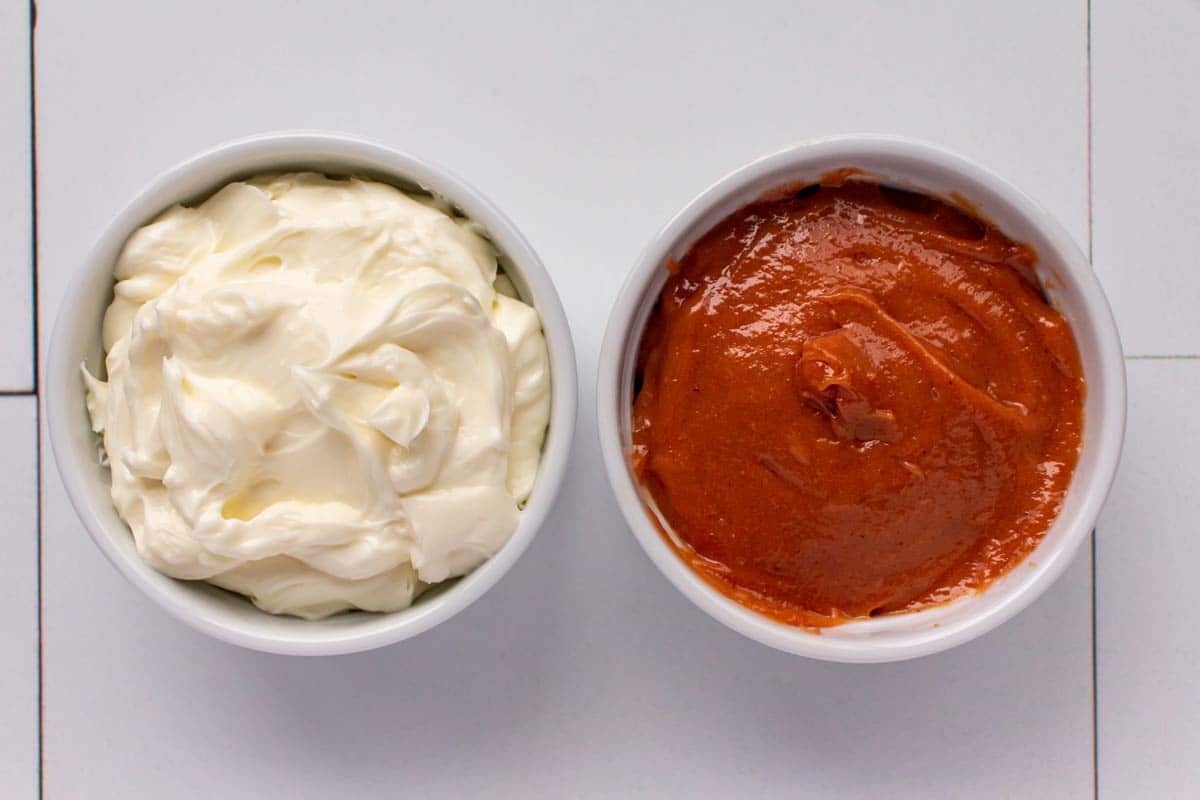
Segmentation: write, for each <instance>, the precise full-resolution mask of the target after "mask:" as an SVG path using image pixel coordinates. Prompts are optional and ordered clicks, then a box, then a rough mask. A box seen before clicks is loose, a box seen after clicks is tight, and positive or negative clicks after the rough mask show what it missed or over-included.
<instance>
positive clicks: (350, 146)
mask: <svg viewBox="0 0 1200 800" xmlns="http://www.w3.org/2000/svg"><path fill="white" fill-rule="evenodd" d="M293 169H303V170H315V171H318V172H324V173H327V174H332V175H349V174H354V175H365V176H369V177H374V178H376V179H379V180H383V181H385V182H388V183H392V184H395V185H399V186H402V187H407V188H416V187H420V188H424V189H426V190H428V191H431V192H433V193H434V194H437V195H440V196H441V197H443V198H446V199H447V200H449V201H450V202H451V203H453V204H454V205H455V206H456V207H457V208H458V209H459V210H461V211H462V213H463V214H465V215H466V216H467V217H469V218H471V219H473V220H475V221H476V222H478V223H480V224H482V225H483V227H484V228H485V229H486V230H487V233H488V236H489V237H490V238H491V240H492V241H493V242H494V243H495V245H496V247H497V249H498V250H499V251H500V253H501V254H502V260H501V263H502V265H503V268H504V270H505V272H506V273H507V274H508V275H509V277H510V278H512V280H513V283H514V284H515V285H516V286H517V289H518V291H519V292H520V293H521V295H522V297H523V298H524V299H525V300H526V301H527V302H530V303H532V305H533V306H534V307H535V308H536V309H537V311H538V313H539V314H540V315H541V319H542V327H543V329H544V331H545V336H546V343H547V346H548V349H549V354H550V368H551V381H552V392H553V395H552V400H551V407H550V424H549V429H548V432H547V436H546V442H545V446H544V449H543V453H542V462H541V466H540V467H539V469H538V476H537V481H536V483H535V485H534V488H533V493H532V494H531V495H530V498H529V501H528V503H527V505H526V507H525V510H524V511H523V512H522V515H521V521H520V524H519V525H518V526H517V530H516V532H515V533H514V534H513V536H512V538H511V539H510V540H509V541H508V543H507V544H505V545H504V547H503V548H501V550H500V552H498V553H496V555H494V556H493V557H492V558H491V559H489V560H488V561H487V562H485V563H484V564H483V565H481V566H480V567H479V568H478V569H476V570H475V571H474V572H472V573H471V574H469V575H467V576H466V577H464V578H462V579H460V580H457V581H455V582H452V583H450V584H449V585H446V586H444V587H438V588H435V589H433V590H431V591H430V592H428V593H427V594H425V595H422V596H421V597H420V598H418V599H417V602H415V603H414V604H413V605H412V607H410V608H408V609H405V610H403V611H397V612H394V613H390V614H367V613H361V612H360V613H351V614H342V615H338V616H335V617H331V618H329V619H325V620H320V621H315V622H314V621H307V620H302V619H298V618H295V617H285V616H273V615H271V614H267V613H264V612H262V611H259V610H258V609H257V608H255V607H254V606H253V605H251V604H250V603H249V602H248V601H247V600H245V599H244V598H242V597H240V596H237V595H233V594H230V593H228V592H224V591H221V590H220V589H216V588H214V587H212V586H210V585H208V584H206V583H203V582H196V581H180V580H174V579H172V578H168V577H166V576H164V575H162V574H160V573H158V572H156V571H155V570H154V569H152V568H151V567H149V566H148V565H146V564H145V563H144V562H143V561H142V560H141V558H139V557H138V555H137V552H136V551H135V550H134V545H133V538H132V536H131V535H130V533H129V529H128V528H127V527H126V525H125V523H124V522H122V521H121V519H120V517H119V516H117V513H116V511H115V510H114V508H113V504H112V500H111V498H110V495H109V477H108V471H107V470H106V469H104V468H102V467H101V466H100V465H99V463H98V462H97V446H98V443H99V439H98V437H97V436H96V435H95V434H93V433H92V431H91V428H90V425H89V423H88V415H87V411H86V408H85V404H84V400H85V398H84V388H83V383H82V382H81V379H80V374H79V365H80V363H81V362H86V363H87V364H88V366H89V368H90V369H92V370H93V372H95V371H96V369H97V367H98V365H100V364H101V363H102V351H101V343H100V321H101V317H102V315H103V313H104V310H105V308H107V306H108V304H109V302H110V301H111V299H112V286H113V276H112V271H113V265H114V263H115V262H116V259H117V256H118V254H119V252H120V250H121V248H122V246H123V245H124V243H125V240H126V239H127V238H128V237H129V235H130V234H131V233H133V232H134V231H135V230H136V229H137V228H139V227H141V226H142V225H144V224H146V223H147V222H149V221H150V220H152V219H153V218H154V217H156V216H157V215H158V214H159V213H161V212H162V211H164V210H165V209H167V208H168V207H170V206H171V205H173V204H175V203H180V202H188V201H193V200H196V199H199V198H202V197H204V196H205V195H207V194H209V193H211V192H213V191H214V190H215V189H217V188H219V187H220V186H222V185H223V184H225V183H227V182H229V181H231V180H234V179H237V178H244V177H248V176H250V175H253V174H256V173H261V172H268V171H280V170H293ZM46 383H47V393H46V410H47V421H48V424H49V428H50V442H51V445H52V446H53V448H54V456H55V459H56V461H57V462H58V469H59V472H60V473H61V475H62V480H63V483H64V485H65V486H66V489H67V494H68V495H69V496H70V498H71V503H72V504H73V505H74V506H75V510H76V511H77V512H78V514H79V518H80V519H81V520H82V521H83V524H84V526H85V527H86V528H87V530H88V533H90V534H91V536H92V539H93V540H94V541H95V542H96V544H97V545H98V546H99V548H100V549H101V550H102V551H103V552H104V555H106V556H107V557H108V559H109V560H110V561H111V562H112V563H113V564H114V565H115V566H116V567H117V569H119V570H120V571H121V573H122V574H124V575H125V577H126V578H128V579H129V580H130V581H132V582H133V583H134V585H136V586H137V587H138V588H140V589H141V590H142V591H143V592H145V593H146V595H147V596H148V597H149V598H151V599H152V600H154V602H156V603H158V604H159V605H161V606H162V607H163V608H164V609H166V610H167V611H168V612H170V613H171V614H173V615H174V616H176V617H178V618H179V619H181V620H183V621H184V622H186V623H188V624H189V625H192V626H193V627H195V628H197V629H199V630H201V631H203V632H205V633H208V634H211V635H212V636H215V637H216V638H218V639H222V640H224V641H227V642H231V643H233V644H237V645H242V646H244V647H249V648H253V649H256V650H264V651H267V652H273V653H284V654H296V655H331V654H337V653H350V652H356V651H360V650H369V649H371V648H375V647H381V646H383V645H387V644H391V643H393V642H397V641H400V640H401V639H406V638H408V637H410V636H414V635H416V634H418V633H420V632H422V631H425V630H428V629H429V628H432V627H433V626H434V625H437V624H438V623H440V622H444V621H445V620H447V619H449V618H450V617H452V616H454V615H455V614H457V613H458V612H459V611H462V610H463V609H464V608H466V607H467V606H468V605H470V604H471V603H472V602H474V601H475V600H477V599H478V598H479V597H480V595H482V594H483V593H484V592H486V591H487V590H488V589H490V588H491V587H492V586H493V585H495V583H496V582H497V581H499V580H500V577H501V576H502V575H504V573H505V572H507V571H508V570H509V568H510V567H512V565H513V563H515V562H516V560H517V559H518V558H519V557H520V555H521V553H522V552H524V550H525V548H526V547H528V546H529V543H530V542H531V541H532V540H533V537H534V535H535V534H536V533H537V531H538V528H539V527H540V526H541V525H542V522H543V521H544V520H545V519H546V515H547V513H548V512H549V511H550V507H551V505H552V504H553V502H554V498H555V496H556V495H557V494H558V489H559V486H560V484H561V483H562V478H563V474H564V472H565V470H566V464H567V458H568V455H569V452H570V449H571V438H572V436H573V434H574V429H575V402H576V374H575V354H574V347H573V345H572V341H571V331H570V328H569V327H568V326H567V318H566V315H565V314H564V313H563V309H562V304H561V303H560V301H559V298H558V293H557V292H556V291H555V289H554V284H553V282H552V281H551V280H550V276H549V274H548V273H547V272H546V269H545V267H543V266H542V263H541V261H540V260H539V259H538V257H537V254H536V253H534V251H533V248H532V247H530V246H529V243H528V242H526V241H525V238H524V237H523V236H522V235H521V234H520V232H519V231H518V230H517V228H516V227H515V226H514V225H513V224H512V222H510V221H509V220H508V218H507V217H505V216H504V214H502V213H501V212H500V210H499V209H498V208H496V206H494V205H493V204H492V203H491V202H490V201H489V200H488V199H487V198H485V197H484V196H483V195H482V194H480V193H479V192H478V191H476V190H475V189H474V188H473V187H472V186H470V185H469V184H468V183H466V182H465V181H463V180H462V179H461V178H458V177H456V176H455V175H453V174H452V173H450V172H447V171H446V170H445V169H443V168H441V167H439V166H436V165H434V164H431V163H430V162H428V161H426V160H424V159H421V158H418V157H416V156H412V155H408V154H405V153H402V152H399V151H397V150H393V149H391V148H389V147H385V146H383V145H381V144H377V143H374V142H369V141H365V140H363V139H359V138H356V137H353V136H347V135H342V134H331V133H321V132H295V133H279V134H265V135H261V136H254V137H251V138H248V139H241V140H239V141H235V142H231V143H228V144H225V145H222V146H220V147H217V148H215V149H213V150H209V151H208V152H206V153H203V154H201V155H198V156H196V157H195V158H192V159H190V160H189V161H186V162H184V163H182V164H180V165H178V166H176V167H174V168H173V169H170V170H168V171H167V172H165V173H163V174H162V175H161V176H159V177H158V178H157V179H156V180H155V181H154V182H153V183H151V184H150V186H149V187H147V188H146V189H145V190H144V191H143V192H142V193H141V194H140V195H138V196H137V198H136V199H134V201H133V202H132V203H130V204H129V206H128V207H127V208H126V209H125V210H124V211H122V212H121V213H120V214H118V215H117V217H116V219H114V220H113V221H112V223H111V224H110V225H109V226H108V228H107V229H106V230H105V231H104V234H103V235H102V236H101V237H100V240H99V241H98V242H97V243H96V245H95V247H93V248H92V251H91V253H90V254H89V255H88V257H87V260H86V261H85V262H84V264H83V265H82V267H81V269H80V271H79V274H78V275H77V276H76V278H75V279H74V280H73V281H72V284H71V288H70V290H69V291H68V292H67V294H66V297H65V298H64V299H63V302H62V306H61V307H60V309H59V312H58V320H57V322H56V324H55V327H54V335H53V338H52V340H51V343H50V354H49V360H48V362H47V365H46Z"/></svg>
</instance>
